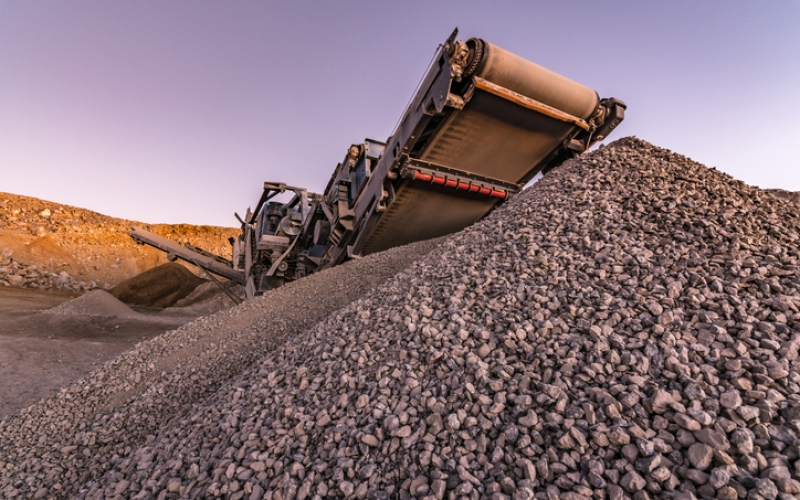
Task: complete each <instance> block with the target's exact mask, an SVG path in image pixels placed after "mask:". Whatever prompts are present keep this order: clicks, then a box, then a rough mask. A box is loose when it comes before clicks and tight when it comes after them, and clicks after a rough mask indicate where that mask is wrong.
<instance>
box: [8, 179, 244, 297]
mask: <svg viewBox="0 0 800 500" xmlns="http://www.w3.org/2000/svg"><path fill="white" fill-rule="evenodd" d="M132 226H139V227H142V228H144V229H146V230H148V231H151V232H153V233H155V234H158V235H160V236H163V237H165V238H168V239H170V240H172V241H175V242H177V243H181V244H186V243H190V244H192V245H194V246H197V247H200V248H203V249H204V250H207V251H209V252H212V253H216V254H219V255H224V256H227V255H229V254H230V244H229V243H228V238H229V237H235V236H236V235H238V233H239V229H238V228H227V227H218V226H194V225H189V224H146V223H141V222H136V221H129V220H125V219H117V218H114V217H109V216H107V215H103V214H99V213H97V212H93V211H91V210H86V209H83V208H77V207H72V206H69V205H61V204H58V203H53V202H50V201H45V200H40V199H38V198H32V197H29V196H20V195H15V194H9V193H1V192H0V250H3V249H10V251H11V258H12V259H13V260H15V261H17V262H20V263H22V264H24V265H26V266H36V267H37V269H38V270H39V271H46V272H49V273H56V274H58V273H61V272H66V273H67V274H69V275H70V276H71V277H73V278H75V279H77V280H80V281H84V282H91V281H94V282H96V283H97V285H99V286H101V287H104V288H109V287H112V286H114V285H116V284H118V283H120V282H122V281H123V280H126V279H128V278H130V277H132V276H135V275H137V274H139V273H141V272H143V271H146V270H147V269H150V268H153V267H155V266H157V265H159V264H164V263H166V262H167V259H166V254H165V253H163V252H161V251H159V250H156V249H154V248H151V247H148V246H145V245H137V244H136V243H135V242H134V241H133V240H132V239H131V238H130V236H128V234H127V233H128V230H129V229H130V228H131V227H132ZM186 267H187V268H189V269H194V268H193V266H191V265H190V264H186ZM27 282H28V283H30V286H34V284H33V283H32V282H31V280H27ZM34 287H35V286H34Z"/></svg>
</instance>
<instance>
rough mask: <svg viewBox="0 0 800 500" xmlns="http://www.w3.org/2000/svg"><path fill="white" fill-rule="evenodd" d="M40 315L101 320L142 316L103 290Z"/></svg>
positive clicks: (88, 293) (93, 291) (92, 292)
mask: <svg viewBox="0 0 800 500" xmlns="http://www.w3.org/2000/svg"><path fill="white" fill-rule="evenodd" d="M42 314H56V315H61V316H83V317H103V318H139V317H141V316H142V315H141V314H140V313H138V312H136V311H134V310H133V309H131V308H130V307H128V306H127V305H126V304H124V303H123V302H121V301H120V300H119V299H117V298H116V297H114V296H113V295H111V294H110V293H108V292H107V291H105V290H92V291H91V292H87V293H85V294H83V295H81V296H80V297H77V298H75V299H72V300H69V301H67V302H64V303H63V304H59V305H57V306H56V307H53V308H51V309H47V310H45V311H42Z"/></svg>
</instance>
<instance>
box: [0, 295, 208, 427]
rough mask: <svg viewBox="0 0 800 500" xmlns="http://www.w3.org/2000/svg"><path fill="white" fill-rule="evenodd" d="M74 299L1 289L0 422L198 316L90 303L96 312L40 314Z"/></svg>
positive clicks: (122, 305)
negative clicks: (124, 311)
mask: <svg viewBox="0 0 800 500" xmlns="http://www.w3.org/2000/svg"><path fill="white" fill-rule="evenodd" d="M92 293H96V292H92ZM102 293H105V292H102ZM75 297H77V294H70V293H64V292H50V291H43V290H30V289H24V288H14V287H0V418H2V417H3V416H5V415H8V414H10V413H14V412H16V411H19V410H20V409H22V408H24V407H26V406H28V405H31V404H33V403H36V402H37V401H39V400H40V399H42V398H46V397H49V396H51V395H54V394H56V393H57V392H58V390H59V389H60V388H61V387H64V386H66V385H68V384H69V383H70V382H73V381H75V380H77V379H79V378H80V377H82V376H84V375H86V374H87V373H89V372H90V371H91V370H93V369H94V368H97V367H98V366H100V365H102V364H103V363H105V362H106V361H108V360H110V359H112V358H114V357H115V356H117V355H119V354H120V353H122V352H124V351H125V350H127V349H129V348H131V347H132V346H133V345H135V344H136V343H137V342H139V341H142V340H146V339H149V338H152V337H155V336H157V335H160V334H161V333H164V332H165V331H167V330H171V329H173V328H176V327H178V326H180V325H182V324H183V323H185V322H187V321H189V320H191V319H194V317H195V316H196V315H197V314H195V313H191V312H188V311H187V310H174V311H170V310H167V311H161V310H158V309H150V310H148V309H143V308H138V309H137V311H136V312H135V313H134V314H130V315H125V314H119V310H118V309H119V307H120V306H121V307H127V306H124V304H121V303H118V305H117V306H114V305H113V304H109V303H106V304H102V303H101V304H97V303H94V304H91V305H94V311H93V313H90V314H86V315H82V314H70V313H69V312H70V311H66V313H65V314H47V313H43V312H42V311H45V310H48V309H50V308H52V307H55V306H59V305H60V304H65V303H66V304H69V302H68V301H70V300H72V299H75ZM84 297H85V296H84ZM109 297H110V299H112V300H116V299H113V297H111V296H110V295H109ZM76 302H79V300H76ZM104 306H105V307H104ZM62 307H63V306H62ZM104 309H105V311H104ZM104 312H112V313H115V314H114V315H111V314H108V315H103V313H104Z"/></svg>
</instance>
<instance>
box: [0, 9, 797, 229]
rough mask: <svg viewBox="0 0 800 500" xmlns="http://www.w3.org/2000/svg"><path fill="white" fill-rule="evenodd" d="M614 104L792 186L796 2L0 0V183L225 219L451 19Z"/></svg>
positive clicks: (81, 201)
mask: <svg viewBox="0 0 800 500" xmlns="http://www.w3.org/2000/svg"><path fill="white" fill-rule="evenodd" d="M455 26H458V27H459V28H460V30H461V31H460V32H461V34H460V37H459V38H461V39H464V40H465V39H467V38H469V37H471V36H477V37H480V38H483V39H485V40H487V41H489V42H492V43H495V44H497V45H500V46H501V47H504V48H506V49H508V50H510V51H512V52H514V53H517V54H519V55H521V56H523V57H525V58H527V59H530V60H532V61H534V62H536V63H538V64H541V65H543V66H545V67H547V68H549V69H552V70H554V71H557V72H559V73H561V74H563V75H565V76H567V77H569V78H572V79H574V80H576V81H578V82H580V83H583V84H585V85H587V86H589V87H592V88H594V89H595V90H597V91H598V93H599V94H600V95H601V96H602V97H610V96H614V97H618V98H620V99H623V100H624V101H625V102H626V103H627V104H628V114H627V117H626V120H625V122H624V123H623V124H622V126H620V128H618V129H617V131H616V132H615V133H614V134H613V135H612V137H611V138H612V139H616V138H619V137H622V136H625V135H636V136H638V137H641V138H642V139H645V140H648V141H650V142H652V143H654V144H656V145H658V146H662V147H666V148H669V149H671V150H673V151H676V152H678V153H681V154H684V155H687V156H689V157H691V158H693V159H695V160H697V161H700V162H702V163H705V164H706V165H708V166H715V167H717V168H718V169H720V170H722V171H725V172H727V173H729V174H731V175H732V176H734V177H736V178H738V179H742V180H744V181H745V182H748V183H750V184H754V185H758V186H761V187H780V188H784V189H789V190H795V191H800V169H799V168H798V167H799V166H800V147H798V143H800V2H797V1H785V2H778V1H775V2H752V1H717V2H712V1H708V2H696V1H669V2H664V1H663V0H661V1H658V2H643V1H625V2H622V1H620V2H594V1H585V2H579V1H563V2H547V3H545V2H534V1H521V2H467V1H463V0H460V1H457V2H416V1H405V0H404V1H402V2H391V3H390V2H322V1H320V2H303V1H294V2H288V1H287V2H256V1H239V2H221V1H214V2H208V1H198V0H193V1H188V0H185V1H170V2H163V1H141V0H140V1H135V2H131V1H106V0H103V1H69V0H58V1H36V2H29V1H25V0H3V1H2V2H0V191H5V192H11V193H16V194H24V195H29V196H35V197H38V198H43V199H47V200H52V201H55V202H59V203H65V204H70V205H76V206H80V207H84V208H89V209H92V210H95V211H98V212H101V213H105V214H108V215H112V216H116V217H123V218H127V219H134V220H140V221H145V222H170V223H178V222H187V223H194V224H216V225H228V226H233V225H237V223H236V221H235V219H234V217H233V212H235V211H237V212H239V213H240V214H242V213H244V211H245V210H246V208H247V206H248V205H252V204H254V203H255V202H256V201H257V200H258V197H259V195H260V194H261V186H262V183H263V182H264V181H267V180H269V181H284V182H287V183H289V184H294V185H300V186H305V187H307V188H309V189H311V190H315V191H318V192H321V191H322V190H323V189H324V187H325V185H326V183H327V182H328V179H329V177H330V174H331V172H332V171H333V169H334V167H335V166H336V163H337V162H339V161H341V159H342V158H343V157H344V154H345V152H346V149H347V147H348V146H349V145H350V144H352V143H357V142H361V141H362V140H363V139H364V138H365V137H370V138H374V139H377V140H385V139H386V138H387V136H388V135H389V134H390V133H391V131H392V129H393V127H394V125H395V123H396V122H397V120H398V118H399V117H400V114H401V113H402V111H403V109H404V108H405V105H406V103H407V102H408V100H409V98H410V97H411V95H412V92H413V91H414V88H415V86H416V84H417V82H418V81H419V79H420V77H421V76H422V74H423V72H424V70H425V68H426V66H427V64H428V62H429V60H430V59H431V57H432V56H433V54H434V51H435V49H436V47H437V45H438V44H439V43H441V42H443V41H444V39H445V38H446V37H447V36H448V35H449V34H450V32H451V31H452V29H453V28H454V27H455Z"/></svg>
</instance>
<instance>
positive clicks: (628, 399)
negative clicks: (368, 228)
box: [0, 138, 800, 500]
mask: <svg viewBox="0 0 800 500" xmlns="http://www.w3.org/2000/svg"><path fill="white" fill-rule="evenodd" d="M798 235H800V221H799V220H798V216H797V208H796V207H794V206H791V207H790V206H788V205H787V204H786V203H785V202H783V201H781V200H779V199H777V198H775V197H773V196H772V195H769V194H766V193H765V192H763V191H761V190H759V189H756V188H751V187H748V186H747V185H745V184H743V183H741V182H739V181H736V180H733V179H731V178H730V177H729V176H727V175H724V174H722V173H720V172H717V171H715V170H711V169H708V168H706V167H704V166H702V165H699V164H697V163H694V162H692V161H691V160H689V159H687V158H685V157H682V156H680V155H675V154H673V153H671V152H669V151H666V150H663V149H659V148H656V147H654V146H652V145H650V144H648V143H646V142H643V141H640V140H638V139H634V138H628V139H623V140H620V141H617V142H615V143H613V144H612V145H610V146H608V147H603V148H600V149H599V150H597V151H594V152H592V153H589V154H587V155H585V156H583V157H581V158H579V159H577V160H573V161H570V162H567V163H565V164H564V165H562V166H561V167H559V168H558V169H556V170H555V171H553V172H551V173H550V174H548V175H547V176H546V177H545V178H544V179H543V180H541V181H540V182H539V183H537V184H536V185H535V186H533V187H532V188H531V189H529V190H527V191H526V192H525V193H523V194H521V195H519V196H517V197H516V198H515V199H514V200H512V201H511V202H509V203H508V204H506V205H504V206H502V207H501V208H499V209H498V210H496V211H495V212H494V213H493V214H492V215H491V216H490V217H488V218H487V219H485V220H484V221H482V222H480V223H478V224H476V225H474V226H472V227H471V228H468V229H467V230H465V231H463V232H461V233H459V234H457V235H455V236H453V237H451V238H449V239H447V240H446V241H445V242H444V243H443V244H442V245H441V247H440V248H439V249H436V250H434V251H433V252H431V253H430V254H428V255H427V256H426V257H425V258H424V259H421V260H420V261H418V262H417V263H416V264H415V265H414V266H412V267H410V268H409V269H407V270H405V271H403V272H402V273H400V274H398V275H396V276H395V277H394V278H393V279H388V280H386V281H385V283H384V284H383V285H382V286H380V287H378V288H377V289H373V290H370V291H369V293H367V294H366V295H364V294H353V297H354V298H355V296H356V295H359V296H360V297H361V298H360V299H359V300H357V301H355V302H353V303H351V304H349V305H347V306H346V307H344V308H343V309H340V310H338V311H336V312H333V311H335V310H336V309H338V307H339V306H341V305H344V303H345V301H344V300H342V301H340V303H337V304H330V303H329V300H331V296H330V295H329V293H327V292H326V291H325V290H324V289H323V285H325V284H327V286H334V287H335V286H336V285H337V284H338V285H339V286H341V287H343V288H346V287H347V286H349V285H351V284H355V283H359V282H360V280H361V279H363V277H364V276H365V275H366V276H373V275H374V274H377V272H376V273H373V272H371V270H370V271H367V269H365V268H362V267H359V266H363V265H364V262H365V261H366V259H364V260H361V261H357V262H355V263H351V265H350V267H348V266H342V267H339V268H335V269H333V270H332V271H333V272H332V273H330V274H328V273H322V274H320V275H317V276H312V277H310V278H307V279H303V280H300V281H299V282H297V283H295V284H294V285H293V286H289V287H285V288H283V289H280V290H277V291H276V292H274V293H273V294H271V295H270V296H269V297H265V298H264V299H262V300H260V301H254V302H251V303H249V304H246V305H244V306H242V307H240V308H238V309H233V310H231V311H229V312H225V313H220V314H218V315H216V316H214V317H212V318H209V319H207V320H204V321H200V322H198V323H195V324H194V326H192V327H187V328H183V329H181V330H178V331H177V332H174V333H172V334H167V335H166V336H164V337H163V338H160V339H157V340H155V341H152V342H150V343H147V344H143V345H142V346H141V347H140V348H139V349H137V350H136V351H133V352H132V353H130V354H129V355H128V356H124V357H122V358H120V359H119V360H118V361H117V362H115V363H114V364H111V365H108V366H107V367H106V369H105V371H104V372H103V373H97V374H95V375H93V377H91V378H90V379H88V380H87V381H85V382H84V383H82V384H76V385H74V386H71V387H69V388H67V389H66V390H65V391H64V392H63V393H62V394H61V395H60V396H59V397H58V398H57V399H54V400H53V401H48V402H45V403H44V404H41V405H37V406H35V407H32V408H31V409H30V410H28V411H27V412H26V413H24V414H22V415H20V416H19V417H16V418H13V419H9V420H6V421H4V422H3V423H0V449H2V452H0V493H2V494H4V495H6V496H7V497H11V496H13V495H15V494H16V495H18V496H22V497H26V496H37V495H39V496H40V497H47V496H48V495H54V496H71V495H75V496H77V497H78V498H137V499H151V498H158V499H164V498H191V497H199V498H216V497H224V498H234V499H239V498H246V499H261V498H266V499H305V498H369V499H383V498H403V499H405V498H425V499H441V498H485V497H491V498H498V499H505V498H513V499H531V498H537V499H541V500H556V499H565V500H579V499H589V498H594V499H597V500H605V499H610V500H617V499H622V498H634V499H635V500H646V499H648V498H680V499H692V498H720V499H730V500H734V499H737V498H748V499H753V500H756V499H762V498H763V499H767V500H774V499H776V498H780V499H781V500H783V499H788V498H795V497H796V496H797V495H798V494H800V482H798V481H797V478H798V476H800V452H799V451H798V432H800V386H799V385H798V383H799V382H800V373H798V366H799V365H798V362H797V355H798V348H800V334H798V319H800V314H799V313H798V307H799V306H800V291H799V290H798V287H800V276H798V264H799V263H800V262H799V261H798V259H800V255H799V254H798V248H797V241H798ZM401 251H402V250H400V249H397V250H393V252H401ZM376 257H378V258H383V259H387V260H388V261H392V262H393V263H394V261H393V259H392V258H390V257H388V254H387V256H376ZM399 268H400V267H398V269H399ZM333 273H339V274H338V275H337V276H338V278H336V279H334V278H331V276H334V274H333ZM388 274H390V273H386V275H388ZM375 278H376V282H380V279H379V278H380V277H379V276H375ZM315 280H316V281H315ZM326 280H327V281H326ZM331 280H332V281H333V282H334V283H333V284H331V283H330V281H331ZM318 283H320V284H319V285H318ZM303 287H307V288H305V289H303ZM310 290H313V291H310ZM314 292H317V294H316V297H317V300H315V301H314V304H315V307H313V308H307V307H306V305H307V302H304V300H308V298H309V297H313V296H315V295H314ZM282 294H285V295H282ZM281 308H283V309H281ZM291 314H294V315H296V316H297V317H298V318H303V319H304V320H305V321H301V322H300V323H302V324H297V323H293V324H292V325H291V326H285V325H284V326H282V327H281V325H283V323H281V322H276V320H275V318H281V320H282V321H286V320H287V319H288V316H286V315H291ZM270 318H273V319H270ZM320 319H324V320H323V321H321V322H319V323H316V322H317V320H320ZM248 321H249V322H250V323H255V324H254V325H253V326H251V327H250V328H249V329H247V328H245V327H246V326H247V324H246V323H247V322H248ZM308 327H311V328H308ZM243 328H245V329H243ZM281 328H283V329H281ZM200 332H203V333H200ZM229 332H238V333H235V334H234V333H229ZM284 339H286V341H285V342H284V341H282V340H284ZM210 342H214V345H213V346H211V347H210V348H209V345H210V344H209V343H210ZM191 345H195V346H196V348H197V349H200V350H201V352H200V354H199V355H193V356H192V357H191V358H190V360H189V361H186V362H185V363H183V364H178V367H177V368H175V367H170V368H169V370H167V369H166V367H165V366H164V363H165V362H166V363H167V364H169V360H170V353H172V352H179V351H180V349H181V348H190V347H191ZM148 363H149V364H148ZM136 373H140V374H141V375H142V381H140V380H139V378H138V377H136ZM144 380H146V382H143V381H144ZM142 383H144V384H145V385H146V386H147V387H146V389H145V390H141V391H140V392H139V393H137V394H136V396H135V397H132V398H131V399H128V400H127V402H125V403H124V404H123V405H121V406H114V402H113V401H114V398H115V397H117V398H119V397H120V395H124V394H126V391H128V392H135V391H136V389H135V388H134V387H140V386H136V384H142ZM128 386H130V387H128ZM104 408H105V410H104ZM59 488H60V491H59Z"/></svg>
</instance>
